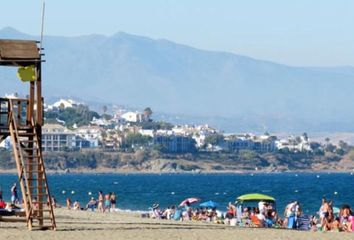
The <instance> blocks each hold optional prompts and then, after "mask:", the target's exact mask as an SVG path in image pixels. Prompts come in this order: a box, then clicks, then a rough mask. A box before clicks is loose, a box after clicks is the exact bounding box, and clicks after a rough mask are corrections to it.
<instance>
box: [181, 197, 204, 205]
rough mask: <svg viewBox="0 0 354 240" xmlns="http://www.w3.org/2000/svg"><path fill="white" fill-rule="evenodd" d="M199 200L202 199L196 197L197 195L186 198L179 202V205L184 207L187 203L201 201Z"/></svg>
mask: <svg viewBox="0 0 354 240" xmlns="http://www.w3.org/2000/svg"><path fill="white" fill-rule="evenodd" d="M199 201H200V199H199V198H195V197H191V198H186V199H184V200H183V201H182V202H181V203H180V204H179V206H180V207H183V206H185V205H187V204H192V203H196V202H199Z"/></svg>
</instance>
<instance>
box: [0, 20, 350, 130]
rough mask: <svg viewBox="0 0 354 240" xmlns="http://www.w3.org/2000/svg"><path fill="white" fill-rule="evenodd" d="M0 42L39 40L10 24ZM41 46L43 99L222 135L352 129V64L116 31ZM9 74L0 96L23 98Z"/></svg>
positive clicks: (2, 74) (48, 40) (47, 40)
mask: <svg viewBox="0 0 354 240" xmlns="http://www.w3.org/2000/svg"><path fill="white" fill-rule="evenodd" d="M0 38H10V39H11V38H15V39H37V40H38V39H39V38H38V37H36V36H30V35H27V34H24V33H21V32H19V31H17V30H15V29H13V28H9V27H8V28H3V29H1V30H0ZM43 47H44V48H45V51H44V52H45V60H46V62H45V63H44V65H43V69H44V70H43V79H44V80H43V89H44V90H43V91H44V95H45V97H46V98H49V97H60V96H67V97H76V98H80V99H85V100H88V101H96V102H101V103H116V104H120V105H129V106H134V107H136V108H144V107H146V106H149V107H151V108H152V109H153V111H154V112H156V113H159V114H157V116H158V115H160V116H165V118H167V119H169V120H172V121H175V122H183V121H187V123H202V122H204V123H209V124H212V125H214V126H216V127H218V128H221V129H223V130H225V131H228V132H236V131H242V132H246V131H254V132H262V131H278V132H279V131H281V132H284V131H286V132H302V131H306V132H320V131H322V132H323V131H326V132H337V131H354V122H353V121H352V120H353V119H354V108H353V107H352V106H353V103H354V94H353V90H354V67H352V66H338V67H294V66H287V65H283V64H279V63H274V62H270V61H263V60H257V59H254V58H251V57H247V56H241V55H237V54H233V53H227V52H216V51H206V50H201V49H197V48H193V47H190V46H186V45H181V44H177V43H174V42H171V41H168V40H164V39H151V38H147V37H142V36H136V35H131V34H127V33H123V32H118V33H116V34H114V35H112V36H103V35H87V36H79V37H60V36H44V41H43ZM329 47H330V46H329ZM333 57H337V58H338V57H340V56H333ZM15 71H16V69H8V68H2V69H1V71H0V79H1V80H0V81H1V88H0V95H3V94H5V93H10V92H15V91H17V92H20V93H21V92H22V93H24V94H26V93H27V89H26V88H24V84H23V83H21V82H20V81H19V80H18V79H16V74H15ZM162 113H164V114H162ZM166 116H167V117H166Z"/></svg>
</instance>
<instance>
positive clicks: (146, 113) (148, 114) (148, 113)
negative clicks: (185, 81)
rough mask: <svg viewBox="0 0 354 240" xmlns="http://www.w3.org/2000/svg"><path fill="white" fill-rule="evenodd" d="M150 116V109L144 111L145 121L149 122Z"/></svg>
mask: <svg viewBox="0 0 354 240" xmlns="http://www.w3.org/2000/svg"><path fill="white" fill-rule="evenodd" d="M151 115H152V110H151V108H150V107H147V108H145V109H144V116H145V119H146V120H150V117H151Z"/></svg>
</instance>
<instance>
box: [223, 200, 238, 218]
mask: <svg viewBox="0 0 354 240" xmlns="http://www.w3.org/2000/svg"><path fill="white" fill-rule="evenodd" d="M235 216H236V207H235V205H233V204H232V203H231V202H229V204H228V206H227V212H226V215H225V218H227V219H232V218H234V217H235Z"/></svg>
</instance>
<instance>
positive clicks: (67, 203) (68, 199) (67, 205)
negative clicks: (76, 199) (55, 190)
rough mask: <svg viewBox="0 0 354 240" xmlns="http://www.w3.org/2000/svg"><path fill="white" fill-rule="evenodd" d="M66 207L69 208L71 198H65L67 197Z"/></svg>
mask: <svg viewBox="0 0 354 240" xmlns="http://www.w3.org/2000/svg"><path fill="white" fill-rule="evenodd" d="M66 207H67V208H68V209H71V200H70V198H67V199H66Z"/></svg>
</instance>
